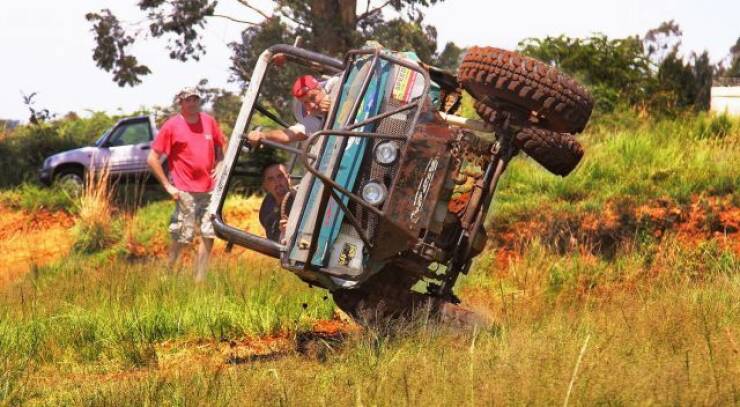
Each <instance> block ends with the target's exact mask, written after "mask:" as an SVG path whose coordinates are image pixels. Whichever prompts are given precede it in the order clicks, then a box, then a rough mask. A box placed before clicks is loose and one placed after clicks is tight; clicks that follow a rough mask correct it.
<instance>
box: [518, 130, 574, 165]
mask: <svg viewBox="0 0 740 407" xmlns="http://www.w3.org/2000/svg"><path fill="white" fill-rule="evenodd" d="M514 143H515V144H516V145H517V147H519V148H520V149H521V150H522V151H524V152H525V153H527V155H528V156H530V157H532V159H534V160H535V161H537V162H538V163H539V164H540V165H542V166H543V167H545V169H547V170H548V171H550V172H552V173H553V174H556V175H560V176H563V177H564V176H566V175H568V174H570V172H571V171H573V169H574V168H576V165H578V163H579V162H580V161H581V158H582V157H583V147H582V146H581V144H580V143H579V142H578V141H577V140H576V139H575V137H573V136H572V135H570V134H567V133H556V132H554V131H550V130H545V129H540V128H536V127H529V128H525V129H522V130H521V131H519V133H517V134H516V136H515V137H514Z"/></svg>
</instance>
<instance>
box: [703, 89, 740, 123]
mask: <svg viewBox="0 0 740 407" xmlns="http://www.w3.org/2000/svg"><path fill="white" fill-rule="evenodd" d="M710 104H711V110H712V111H713V112H717V113H725V112H726V113H727V114H729V115H731V116H740V86H712V99H711V102H710Z"/></svg>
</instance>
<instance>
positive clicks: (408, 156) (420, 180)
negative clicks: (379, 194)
mask: <svg viewBox="0 0 740 407" xmlns="http://www.w3.org/2000/svg"><path fill="white" fill-rule="evenodd" d="M455 135H456V130H453V129H451V128H449V127H448V126H446V125H444V124H437V123H425V124H419V125H417V126H416V129H415V131H414V134H413V135H412V136H411V138H410V139H409V141H408V142H407V143H406V145H405V146H404V148H403V152H402V155H401V160H402V161H401V162H400V165H399V168H398V173H397V174H396V179H395V183H394V186H393V188H392V189H391V191H390V194H389V196H388V201H387V203H386V204H385V205H384V212H385V213H386V215H387V216H388V218H389V219H390V220H391V221H393V222H394V223H395V224H396V225H397V226H398V227H400V229H401V231H403V232H404V233H406V234H407V235H408V236H409V237H412V238H416V237H418V236H419V232H420V231H422V230H423V229H426V228H427V226H428V223H429V220H430V218H431V217H432V214H433V213H434V209H435V204H436V202H437V200H438V198H439V194H440V192H441V191H442V189H443V186H444V183H445V179H446V177H447V172H448V169H449V165H450V159H451V154H450V149H451V145H452V140H453V139H454V137H455Z"/></svg>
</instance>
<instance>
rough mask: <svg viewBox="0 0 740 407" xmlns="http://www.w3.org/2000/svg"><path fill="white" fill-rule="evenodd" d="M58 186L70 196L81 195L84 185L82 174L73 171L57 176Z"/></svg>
mask: <svg viewBox="0 0 740 407" xmlns="http://www.w3.org/2000/svg"><path fill="white" fill-rule="evenodd" d="M57 184H58V185H59V187H60V188H61V189H62V190H64V191H65V192H66V193H68V194H69V195H70V196H72V197H78V196H80V195H82V189H83V188H84V186H85V181H83V179H82V176H80V175H79V174H75V173H67V174H62V175H61V176H59V179H58V180H57Z"/></svg>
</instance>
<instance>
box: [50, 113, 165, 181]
mask: <svg viewBox="0 0 740 407" xmlns="http://www.w3.org/2000/svg"><path fill="white" fill-rule="evenodd" d="M156 134H157V127H156V124H155V122H154V119H153V118H152V117H150V116H136V117H129V118H125V119H122V120H119V121H118V123H116V124H115V125H114V126H113V127H111V128H109V129H108V130H106V131H105V132H104V133H103V134H102V135H101V136H100V137H99V138H98V140H97V141H95V143H94V144H93V145H91V146H86V147H80V148H76V149H73V150H68V151H63V152H61V153H57V154H54V155H52V156H49V157H47V158H46V160H44V164H43V165H42V167H41V170H40V171H39V178H40V180H41V182H43V183H44V184H46V185H51V184H52V183H54V182H59V183H62V184H71V185H72V186H76V187H79V188H81V187H82V185H84V180H85V175H86V174H87V173H88V172H89V171H90V170H91V169H92V170H99V169H101V168H102V167H103V166H105V165H107V166H108V167H109V170H110V174H111V175H112V176H124V177H126V178H129V177H131V178H137V179H140V178H143V177H146V176H148V175H149V168H148V167H147V163H146V158H147V156H148V154H149V150H150V149H151V144H152V140H153V139H154V136H155V135H156Z"/></svg>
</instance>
